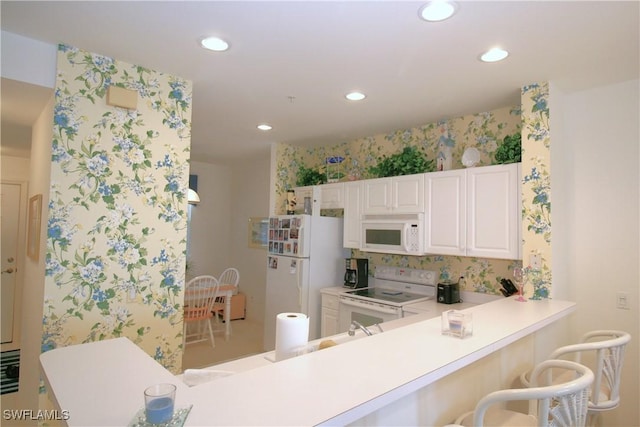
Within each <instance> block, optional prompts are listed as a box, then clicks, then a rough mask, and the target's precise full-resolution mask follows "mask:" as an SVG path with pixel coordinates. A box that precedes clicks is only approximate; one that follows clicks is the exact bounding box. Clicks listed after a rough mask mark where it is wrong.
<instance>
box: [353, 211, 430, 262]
mask: <svg viewBox="0 0 640 427" xmlns="http://www.w3.org/2000/svg"><path fill="white" fill-rule="evenodd" d="M360 228H361V235H360V250H361V251H364V252H382V253H388V254H403V255H425V254H426V252H425V245H424V242H425V235H424V233H425V226H424V214H421V213H418V214H382V215H363V216H362V220H361V221H360Z"/></svg>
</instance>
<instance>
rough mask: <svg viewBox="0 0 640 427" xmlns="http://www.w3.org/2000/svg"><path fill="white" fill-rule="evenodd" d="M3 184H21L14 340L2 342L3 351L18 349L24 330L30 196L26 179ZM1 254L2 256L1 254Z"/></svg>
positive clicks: (4, 181) (6, 180) (0, 348)
mask: <svg viewBox="0 0 640 427" xmlns="http://www.w3.org/2000/svg"><path fill="white" fill-rule="evenodd" d="M0 183H1V184H12V185H19V186H20V200H21V203H20V210H19V214H18V215H19V218H20V220H19V221H20V223H19V224H18V244H17V248H16V288H15V294H14V304H13V306H14V310H15V313H14V317H13V318H14V322H13V341H11V342H9V343H6V344H1V345H0V350H1V351H8V350H17V349H19V348H20V343H21V330H22V327H21V326H22V293H23V292H22V290H23V287H24V272H25V267H26V266H25V262H26V241H27V235H26V233H27V225H26V224H27V205H28V196H29V183H28V181H25V180H16V179H2V180H0ZM0 256H2V255H1V254H0Z"/></svg>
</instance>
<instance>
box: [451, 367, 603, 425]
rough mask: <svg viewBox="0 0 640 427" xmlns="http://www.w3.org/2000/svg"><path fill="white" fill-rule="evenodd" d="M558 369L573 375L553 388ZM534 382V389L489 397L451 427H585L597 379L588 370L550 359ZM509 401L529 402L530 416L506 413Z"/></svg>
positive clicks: (536, 372)
mask: <svg viewBox="0 0 640 427" xmlns="http://www.w3.org/2000/svg"><path fill="white" fill-rule="evenodd" d="M558 368H560V369H562V370H563V372H571V376H569V377H566V381H565V382H562V383H559V384H554V382H553V375H554V374H555V372H556V371H557V369H558ZM531 378H533V380H532V381H531V384H530V385H531V387H528V388H520V389H507V390H498V391H494V392H492V393H489V394H487V395H486V396H485V397H483V398H482V399H480V401H479V402H478V403H477V405H476V407H475V409H474V410H473V411H470V412H466V413H464V414H462V415H461V416H460V417H458V418H457V419H456V421H455V423H454V424H449V426H454V425H456V426H474V427H480V426H509V427H511V426H538V427H542V426H545V427H551V426H553V427H583V426H585V423H586V420H587V410H588V406H589V405H588V395H589V388H590V386H591V384H592V383H593V379H594V375H593V372H592V371H591V370H590V369H589V368H587V367H586V366H584V365H581V364H579V363H576V362H572V361H568V360H553V359H550V360H545V361H544V362H542V363H540V364H538V365H537V366H536V367H535V368H534V369H533V371H532V373H531ZM510 401H529V411H528V413H527V414H524V413H522V412H518V411H514V410H510V409H506V408H505V406H506V403H507V402H510Z"/></svg>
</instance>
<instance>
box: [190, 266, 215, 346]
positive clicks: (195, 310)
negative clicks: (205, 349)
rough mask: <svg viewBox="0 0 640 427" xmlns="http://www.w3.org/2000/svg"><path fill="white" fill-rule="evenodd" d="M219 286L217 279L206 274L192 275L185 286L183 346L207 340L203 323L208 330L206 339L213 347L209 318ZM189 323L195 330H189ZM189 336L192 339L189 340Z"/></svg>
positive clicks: (212, 314) (212, 315) (211, 315)
mask: <svg viewBox="0 0 640 427" xmlns="http://www.w3.org/2000/svg"><path fill="white" fill-rule="evenodd" d="M219 287H220V283H219V282H218V279H217V278H215V277H213V276H207V275H204V276H198V277H194V278H193V279H191V280H190V281H189V282H188V283H187V285H186V286H185V291H184V318H183V331H182V332H183V337H184V344H185V346H186V345H187V344H192V343H196V342H202V341H206V340H207V337H206V336H205V332H206V331H205V329H204V327H203V326H204V325H203V324H205V325H206V327H207V330H208V332H209V334H208V335H209V337H208V339H209V340H210V341H211V346H212V347H214V348H215V346H216V344H215V340H214V338H213V328H212V325H211V319H213V317H214V312H213V306H214V304H215V301H216V297H217V296H218V290H219ZM189 325H191V326H192V329H193V328H195V331H193V330H192V331H191V332H189V328H188V326H189ZM189 338H194V339H193V340H191V341H189Z"/></svg>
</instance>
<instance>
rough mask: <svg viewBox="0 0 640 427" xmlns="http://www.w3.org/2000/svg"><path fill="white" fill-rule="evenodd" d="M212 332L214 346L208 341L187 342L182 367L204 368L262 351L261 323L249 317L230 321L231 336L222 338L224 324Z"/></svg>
mask: <svg viewBox="0 0 640 427" xmlns="http://www.w3.org/2000/svg"><path fill="white" fill-rule="evenodd" d="M217 328H218V330H217V331H216V332H214V340H215V343H216V346H215V348H212V347H211V344H210V343H209V342H208V341H204V342H199V343H194V344H188V345H187V346H186V348H185V350H184V355H183V357H182V369H194V368H204V367H207V366H211V365H217V364H218V363H221V362H225V361H228V360H233V359H238V358H242V357H246V356H249V355H252V354H258V353H263V352H264V350H263V347H262V337H263V325H262V323H258V322H255V321H252V320H249V319H238V320H232V321H231V328H232V329H231V336H230V337H229V341H225V339H224V325H223V324H219V325H218V327H217Z"/></svg>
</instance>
